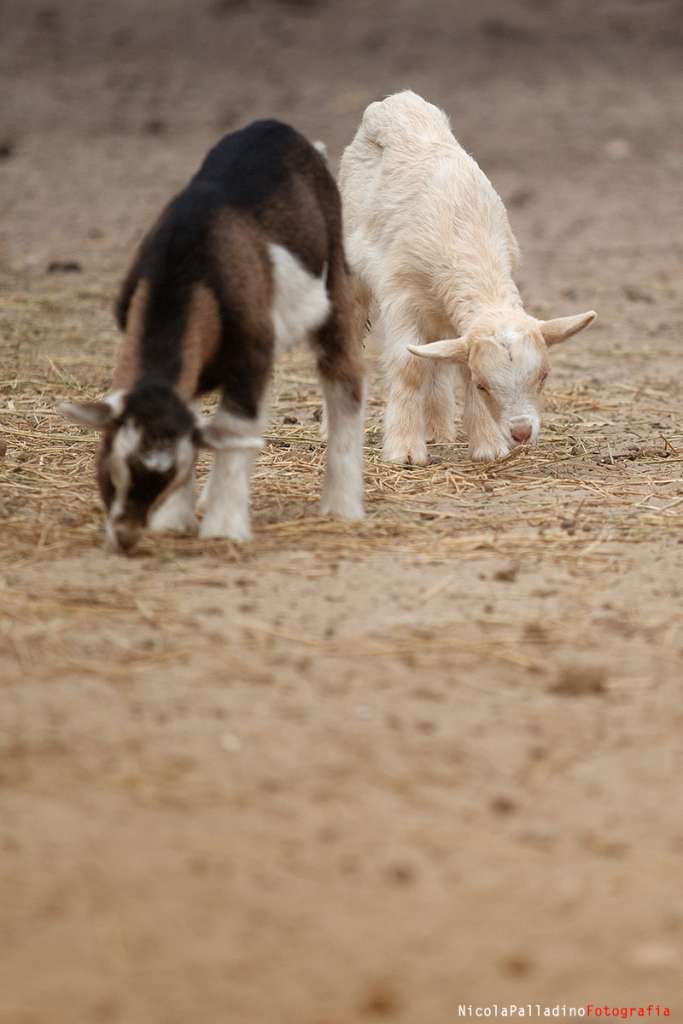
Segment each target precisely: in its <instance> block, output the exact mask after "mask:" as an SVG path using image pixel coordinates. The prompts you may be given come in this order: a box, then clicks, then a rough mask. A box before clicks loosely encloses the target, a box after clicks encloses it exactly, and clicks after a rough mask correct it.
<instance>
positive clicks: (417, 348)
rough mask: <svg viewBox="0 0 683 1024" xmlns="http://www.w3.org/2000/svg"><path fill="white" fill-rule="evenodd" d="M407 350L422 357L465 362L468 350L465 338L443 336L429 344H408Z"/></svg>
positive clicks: (468, 345)
mask: <svg viewBox="0 0 683 1024" xmlns="http://www.w3.org/2000/svg"><path fill="white" fill-rule="evenodd" d="M408 351H409V352H412V353H413V355H414V356H421V357H422V358H423V359H447V360H448V361H449V362H451V363H466V362H467V357H468V355H469V351H470V343H469V341H468V340H467V338H445V339H444V340H443V341H432V342H431V343H430V344H429V345H408Z"/></svg>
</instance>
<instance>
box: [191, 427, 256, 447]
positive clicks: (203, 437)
mask: <svg viewBox="0 0 683 1024" xmlns="http://www.w3.org/2000/svg"><path fill="white" fill-rule="evenodd" d="M194 441H195V444H196V445H197V447H198V448H212V449H213V450H214V451H237V450H238V449H242V450H244V449H247V448H263V439H262V438H260V437H256V436H254V435H251V436H249V435H247V436H246V437H245V436H244V435H242V434H235V433H234V432H233V431H229V430H226V429H225V428H224V427H221V426H219V425H218V424H217V423H215V421H214V420H199V421H198V423H197V426H196V427H195V431H194Z"/></svg>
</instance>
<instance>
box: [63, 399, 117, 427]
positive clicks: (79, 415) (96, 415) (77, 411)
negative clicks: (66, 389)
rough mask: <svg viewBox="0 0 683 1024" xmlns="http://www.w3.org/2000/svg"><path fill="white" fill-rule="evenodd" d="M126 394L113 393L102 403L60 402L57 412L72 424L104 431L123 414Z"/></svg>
mask: <svg viewBox="0 0 683 1024" xmlns="http://www.w3.org/2000/svg"><path fill="white" fill-rule="evenodd" d="M124 399H125V392H123V391H112V393H111V394H110V395H107V397H106V398H104V399H103V400H102V401H101V402H60V403H59V405H58V406H57V412H58V413H59V415H60V416H63V417H64V419H66V420H71V422H72V423H80V425H81V426H82V427H94V428H95V430H104V428H105V427H108V426H109V424H110V423H111V422H112V421H113V420H115V419H116V417H117V416H120V415H121V413H122V412H123V404H124Z"/></svg>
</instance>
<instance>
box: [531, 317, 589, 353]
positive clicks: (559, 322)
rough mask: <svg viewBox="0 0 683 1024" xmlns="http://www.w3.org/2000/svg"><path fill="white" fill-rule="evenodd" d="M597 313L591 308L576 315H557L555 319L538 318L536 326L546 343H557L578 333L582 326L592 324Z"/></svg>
mask: <svg viewBox="0 0 683 1024" xmlns="http://www.w3.org/2000/svg"><path fill="white" fill-rule="evenodd" d="M597 315H598V314H597V313H595V312H594V311H593V310H592V309H591V310H589V311H588V312H587V313H577V314H576V316H558V317H556V319H555V320H539V321H538V326H539V327H540V328H541V334H542V335H543V340H544V341H545V343H546V345H559V343H560V342H561V341H566V340H567V338H571V336H572V335H573V334H578V333H579V331H582V330H583V329H584V327H588V325H589V324H592V323H593V321H594V320H595V318H596V316H597Z"/></svg>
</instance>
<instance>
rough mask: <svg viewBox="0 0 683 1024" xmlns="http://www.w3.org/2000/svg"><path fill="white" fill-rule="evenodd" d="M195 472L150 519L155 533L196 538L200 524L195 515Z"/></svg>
mask: <svg viewBox="0 0 683 1024" xmlns="http://www.w3.org/2000/svg"><path fill="white" fill-rule="evenodd" d="M194 487H195V479H194V472H191V473H190V475H189V476H188V478H187V480H186V481H185V483H183V484H181V485H180V486H179V487H176V488H175V489H174V490H173V491H171V493H170V494H169V495H168V496H167V497H166V498H165V499H164V500H163V501H162V502H161V504H160V505H158V506H157V507H156V508H155V509H154V511H153V512H152V514H151V516H150V518H149V528H150V530H152V532H154V533H183V534H187V535H189V536H194V535H195V534H196V533H197V531H198V530H199V524H198V522H197V519H196V516H195V514H194Z"/></svg>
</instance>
